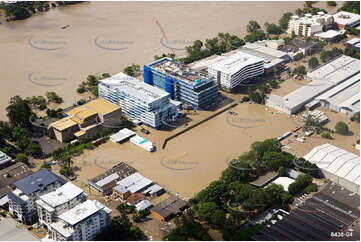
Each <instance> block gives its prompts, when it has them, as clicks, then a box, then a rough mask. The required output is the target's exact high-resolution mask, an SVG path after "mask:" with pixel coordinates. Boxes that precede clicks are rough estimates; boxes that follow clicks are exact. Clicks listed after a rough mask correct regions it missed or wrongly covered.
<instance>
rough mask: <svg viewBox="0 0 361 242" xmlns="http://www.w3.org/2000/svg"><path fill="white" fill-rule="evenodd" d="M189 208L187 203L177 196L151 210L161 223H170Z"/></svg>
mask: <svg viewBox="0 0 361 242" xmlns="http://www.w3.org/2000/svg"><path fill="white" fill-rule="evenodd" d="M187 207H188V204H187V202H185V201H183V200H181V199H180V198H178V197H177V196H171V197H169V198H167V199H165V200H164V201H162V202H160V203H158V204H157V205H155V206H154V207H152V208H151V209H150V212H151V213H152V214H153V216H154V217H156V218H158V219H159V220H161V221H168V220H170V219H171V218H173V217H174V216H176V215H178V214H181V213H182V212H183V211H184V209H186V208H187Z"/></svg>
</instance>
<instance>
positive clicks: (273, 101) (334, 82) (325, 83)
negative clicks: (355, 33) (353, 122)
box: [266, 55, 360, 114]
mask: <svg viewBox="0 0 361 242" xmlns="http://www.w3.org/2000/svg"><path fill="white" fill-rule="evenodd" d="M359 73H360V60H358V59H355V58H352V57H349V56H345V55H340V56H338V57H336V58H334V59H332V60H330V61H329V62H327V63H325V64H323V65H320V66H319V67H317V68H315V69H313V70H311V71H310V72H308V73H307V79H308V80H310V81H311V82H310V83H308V84H304V85H303V86H302V87H300V88H298V89H296V90H295V91H293V92H291V93H289V94H287V95H286V96H284V97H280V96H278V95H275V94H271V95H270V96H269V97H268V98H267V99H266V105H267V106H269V107H271V108H274V109H276V110H278V111H281V112H283V113H287V114H294V113H297V112H299V111H300V110H302V109H303V107H304V106H305V104H307V103H309V102H311V101H313V100H315V99H316V98H317V97H319V96H320V95H321V94H323V93H325V92H327V91H328V90H330V89H332V88H334V87H335V88H336V89H334V90H333V91H330V93H333V94H337V95H336V96H338V97H336V98H332V102H333V103H339V104H342V105H341V106H345V108H343V109H342V112H344V113H346V114H348V113H351V111H350V110H352V109H356V108H357V106H358V105H359V104H357V103H358V102H359V98H357V95H356V96H354V95H355V92H356V89H357V88H356V89H355V86H353V85H352V83H353V84H355V83H357V77H356V76H358V75H359ZM355 79H356V81H355ZM358 82H359V79H358ZM342 83H345V84H342ZM341 84H342V86H341V88H337V86H338V85H341ZM356 85H359V84H356ZM346 89H349V90H346ZM345 93H349V94H350V95H351V94H353V96H352V97H346V96H347V95H346V96H345V95H344V94H345ZM326 96H327V95H326ZM321 97H322V96H321ZM322 98H323V97H322ZM340 100H341V101H340ZM326 101H327V100H326ZM329 101H331V99H329ZM343 101H344V102H343ZM327 105H328V104H327V103H326V102H325V106H327ZM329 106H330V105H329ZM339 110H340V111H341V108H340V109H339Z"/></svg>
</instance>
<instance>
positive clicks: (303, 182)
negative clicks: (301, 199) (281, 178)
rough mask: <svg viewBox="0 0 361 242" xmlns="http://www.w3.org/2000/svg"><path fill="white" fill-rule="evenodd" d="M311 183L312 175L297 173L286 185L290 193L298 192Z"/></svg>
mask: <svg viewBox="0 0 361 242" xmlns="http://www.w3.org/2000/svg"><path fill="white" fill-rule="evenodd" d="M311 183H312V177H311V176H310V175H309V174H304V175H299V176H298V177H297V178H296V180H295V181H294V182H293V183H291V184H290V185H289V186H288V191H289V193H290V194H291V195H296V194H299V193H301V192H302V191H303V190H304V189H305V188H306V187H307V186H308V185H310V184H311Z"/></svg>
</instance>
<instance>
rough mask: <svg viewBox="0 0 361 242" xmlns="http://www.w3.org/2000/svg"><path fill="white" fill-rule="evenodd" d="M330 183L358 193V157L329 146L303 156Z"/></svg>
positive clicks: (325, 145) (320, 147)
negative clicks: (318, 169) (314, 165)
mask: <svg viewBox="0 0 361 242" xmlns="http://www.w3.org/2000/svg"><path fill="white" fill-rule="evenodd" d="M304 158H305V159H306V160H308V161H309V162H311V163H312V164H316V165H317V166H318V168H320V169H321V171H322V174H323V175H324V176H325V177H326V178H327V179H330V180H331V181H332V182H334V183H336V184H338V185H340V186H343V187H345V188H346V189H348V190H350V191H352V192H356V193H358V194H359V193H360V156H358V155H356V154H354V153H351V152H349V151H346V150H343V149H341V148H338V147H336V146H333V145H330V144H324V145H320V146H317V147H315V148H313V149H312V150H311V151H310V152H309V153H308V154H306V155H305V156H304Z"/></svg>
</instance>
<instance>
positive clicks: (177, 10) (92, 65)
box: [0, 2, 303, 119]
mask: <svg viewBox="0 0 361 242" xmlns="http://www.w3.org/2000/svg"><path fill="white" fill-rule="evenodd" d="M302 5H303V2H207V3H205V2H130V3H129V2H111V3H110V2H90V3H83V4H79V5H75V6H67V7H62V8H56V9H52V10H50V11H49V12H46V13H41V14H37V15H35V16H32V17H31V18H29V19H27V20H24V21H16V22H11V23H7V22H4V18H3V17H0V19H1V22H2V24H0V34H1V37H0V53H1V54H0V81H1V88H0V119H5V111H4V109H5V107H6V106H7V104H8V101H9V99H10V97H12V96H14V95H21V96H23V97H26V96H30V95H44V93H45V92H46V91H49V90H52V91H56V92H57V93H58V94H59V95H60V96H62V97H63V98H64V101H65V103H64V106H67V105H70V104H72V103H73V102H75V101H76V99H80V97H79V96H78V95H76V92H75V89H76V87H77V86H78V85H79V83H80V82H81V81H83V80H84V79H85V78H86V76H87V75H89V74H93V73H98V72H100V73H102V72H109V73H111V74H115V73H117V72H120V71H122V69H123V68H124V67H125V66H127V65H129V64H131V63H138V64H141V65H142V64H145V63H149V62H150V61H152V60H153V56H154V55H156V54H161V53H163V52H168V53H169V52H171V50H170V49H169V48H167V46H168V47H173V48H176V49H177V50H175V51H176V53H178V54H181V53H184V51H183V50H182V48H183V46H184V45H189V44H190V43H191V42H192V41H193V40H196V39H201V40H205V39H206V38H208V37H213V36H215V35H216V34H217V33H218V32H231V33H234V34H237V35H239V36H242V35H243V34H244V33H245V29H246V24H247V23H248V21H249V20H251V19H255V20H257V21H258V22H259V23H260V25H262V26H263V23H264V22H276V21H278V19H279V18H280V16H281V15H282V13H284V12H287V11H294V10H295V9H296V8H298V7H301V6H302ZM155 21H158V22H159V23H160V25H161V27H162V28H163V30H164V33H165V35H166V37H167V39H168V40H164V39H163V40H162V44H161V39H162V33H161V31H160V28H159V26H158V25H157V24H156V22H155ZM65 25H70V27H68V28H65V29H62V28H61V27H62V26H65ZM178 49H180V50H178Z"/></svg>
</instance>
